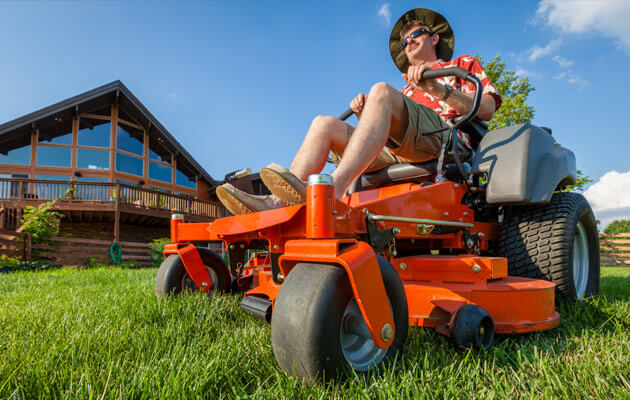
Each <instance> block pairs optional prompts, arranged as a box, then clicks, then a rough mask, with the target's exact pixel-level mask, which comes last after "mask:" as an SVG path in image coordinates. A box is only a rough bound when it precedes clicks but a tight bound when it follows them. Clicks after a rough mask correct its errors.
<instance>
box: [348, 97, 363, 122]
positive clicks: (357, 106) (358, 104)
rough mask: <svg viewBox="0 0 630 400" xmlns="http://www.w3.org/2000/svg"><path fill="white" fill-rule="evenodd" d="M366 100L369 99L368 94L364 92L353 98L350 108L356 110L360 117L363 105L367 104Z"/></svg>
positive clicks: (355, 112)
mask: <svg viewBox="0 0 630 400" xmlns="http://www.w3.org/2000/svg"><path fill="white" fill-rule="evenodd" d="M365 100H367V95H366V94H364V93H359V95H358V96H357V97H355V98H354V99H352V101H351V102H350V108H351V109H352V111H354V114H355V115H356V116H357V118H359V117H360V116H361V112H363V107H364V106H365Z"/></svg>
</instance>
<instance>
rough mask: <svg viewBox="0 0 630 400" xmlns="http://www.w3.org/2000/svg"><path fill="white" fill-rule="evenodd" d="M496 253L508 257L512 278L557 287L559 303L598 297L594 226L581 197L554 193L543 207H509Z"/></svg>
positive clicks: (597, 239)
mask: <svg viewBox="0 0 630 400" xmlns="http://www.w3.org/2000/svg"><path fill="white" fill-rule="evenodd" d="M497 253H498V254H499V255H502V256H504V257H507V258H508V273H509V274H510V275H513V276H523V277H527V278H535V279H546V280H548V281H551V282H553V283H555V284H556V295H557V297H558V298H559V299H561V300H565V301H569V302H573V301H578V300H581V299H583V298H586V297H590V296H595V295H597V294H598V293H599V270H600V267H599V238H598V234H597V224H596V222H595V217H594V215H593V211H592V210H591V207H590V206H589V204H588V202H587V201H586V199H585V198H584V196H582V195H581V194H578V193H555V194H554V195H553V197H552V198H551V201H550V202H549V203H547V204H533V205H528V206H522V207H518V208H516V207H515V208H513V209H512V213H511V216H510V217H509V218H508V219H507V220H506V221H504V223H503V224H502V225H501V235H500V239H499V241H498V244H497Z"/></svg>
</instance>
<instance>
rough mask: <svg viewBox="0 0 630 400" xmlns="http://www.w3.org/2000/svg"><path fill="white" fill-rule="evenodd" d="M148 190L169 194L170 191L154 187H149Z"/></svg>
mask: <svg viewBox="0 0 630 400" xmlns="http://www.w3.org/2000/svg"><path fill="white" fill-rule="evenodd" d="M148 188H149V189H151V190H157V191H158V192H164V193H171V191H170V190H168V189H162V188H159V187H155V186H149V187H148Z"/></svg>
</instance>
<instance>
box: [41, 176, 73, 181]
mask: <svg viewBox="0 0 630 400" xmlns="http://www.w3.org/2000/svg"><path fill="white" fill-rule="evenodd" d="M35 179H49V180H51V181H69V180H70V177H69V176H64V175H35Z"/></svg>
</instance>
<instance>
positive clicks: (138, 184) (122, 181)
mask: <svg viewBox="0 0 630 400" xmlns="http://www.w3.org/2000/svg"><path fill="white" fill-rule="evenodd" d="M116 183H122V184H125V185H130V186H140V183H138V182H131V181H124V180H122V179H116Z"/></svg>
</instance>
